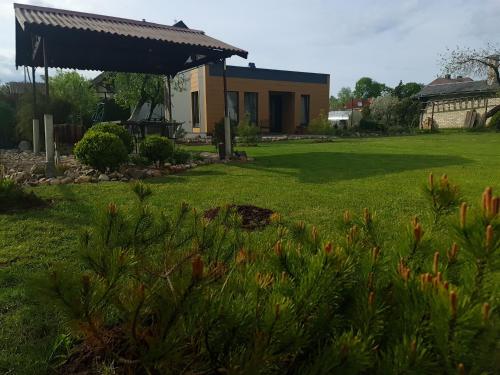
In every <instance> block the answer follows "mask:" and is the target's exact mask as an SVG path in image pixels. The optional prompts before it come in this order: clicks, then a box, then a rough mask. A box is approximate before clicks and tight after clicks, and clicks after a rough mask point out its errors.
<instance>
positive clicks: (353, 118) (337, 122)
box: [328, 110, 362, 128]
mask: <svg viewBox="0 0 500 375" xmlns="http://www.w3.org/2000/svg"><path fill="white" fill-rule="evenodd" d="M361 118H362V115H361V111H357V110H356V111H352V110H349V111H330V112H329V113H328V121H330V122H331V123H332V125H333V126H337V127H339V128H347V127H355V126H358V125H359V122H360V121H361Z"/></svg>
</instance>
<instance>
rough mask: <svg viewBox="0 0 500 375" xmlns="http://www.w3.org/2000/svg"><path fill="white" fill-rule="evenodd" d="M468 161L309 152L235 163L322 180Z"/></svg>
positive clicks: (383, 173)
mask: <svg viewBox="0 0 500 375" xmlns="http://www.w3.org/2000/svg"><path fill="white" fill-rule="evenodd" d="M470 162H471V160H469V159H466V158H463V157H460V156H447V155H420V154H370V153H344V152H311V153H297V154H280V155H270V156H262V157H258V158H257V159H256V160H255V162H254V163H246V164H234V165H236V166H239V167H241V168H245V169H255V170H260V171H268V172H271V173H276V174H281V175H288V176H291V177H296V178H298V179H299V181H301V182H307V183H318V184H321V183H328V182H335V181H344V180H353V179H361V178H366V177H372V176H381V175H386V174H390V173H398V172H404V171H409V170H416V169H429V168H436V167H445V166H449V165H463V164H467V163H470Z"/></svg>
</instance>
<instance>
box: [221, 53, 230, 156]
mask: <svg viewBox="0 0 500 375" xmlns="http://www.w3.org/2000/svg"><path fill="white" fill-rule="evenodd" d="M222 79H223V81H224V148H225V152H226V159H229V158H230V157H231V156H232V150H231V148H232V147H231V146H232V145H231V123H230V121H229V108H228V103H227V80H226V59H224V60H223V69H222Z"/></svg>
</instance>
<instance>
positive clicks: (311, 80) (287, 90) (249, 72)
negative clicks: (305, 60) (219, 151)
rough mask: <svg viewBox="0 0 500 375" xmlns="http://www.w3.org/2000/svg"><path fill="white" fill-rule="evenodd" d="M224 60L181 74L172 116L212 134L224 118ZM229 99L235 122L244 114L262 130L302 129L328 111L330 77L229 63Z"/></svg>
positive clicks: (198, 131)
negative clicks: (222, 62) (216, 125)
mask: <svg viewBox="0 0 500 375" xmlns="http://www.w3.org/2000/svg"><path fill="white" fill-rule="evenodd" d="M222 69H223V67H222V65H221V64H210V65H205V66H202V67H199V68H196V69H193V70H190V71H187V72H184V73H182V79H181V81H182V84H181V85H179V84H178V85H177V87H175V86H174V88H173V90H172V91H173V98H172V104H173V109H172V112H173V118H174V120H176V121H179V122H184V126H183V128H184V130H185V131H186V132H187V133H188V134H189V133H192V134H199V135H201V136H203V135H206V134H210V133H212V132H213V130H214V126H215V124H216V123H217V122H219V121H221V120H222V119H223V117H224V87H223V79H222ZM226 77H227V104H228V109H229V117H230V119H231V121H232V122H233V123H237V122H239V121H240V120H241V119H242V118H243V117H244V116H245V115H248V117H249V119H250V121H251V122H252V123H254V124H256V125H257V126H259V128H260V129H261V131H262V133H287V134H294V133H301V132H303V130H304V128H306V127H307V125H308V124H309V121H310V120H311V119H313V118H315V117H317V116H319V114H320V113H321V111H323V112H324V113H327V112H328V107H329V98H328V95H329V91H330V76H329V75H328V74H317V73H303V72H293V71H285V70H272V69H260V68H256V67H255V65H254V64H249V66H248V67H240V66H227V70H226Z"/></svg>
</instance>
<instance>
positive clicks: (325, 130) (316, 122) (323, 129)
mask: <svg viewBox="0 0 500 375" xmlns="http://www.w3.org/2000/svg"><path fill="white" fill-rule="evenodd" d="M307 132H308V133H309V134H317V135H332V134H333V133H334V132H335V130H334V128H333V126H332V124H331V123H330V121H328V117H327V116H326V115H325V113H324V112H323V111H321V113H320V114H319V116H318V117H316V118H315V119H312V120H311V121H310V122H309V125H308V127H307Z"/></svg>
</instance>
